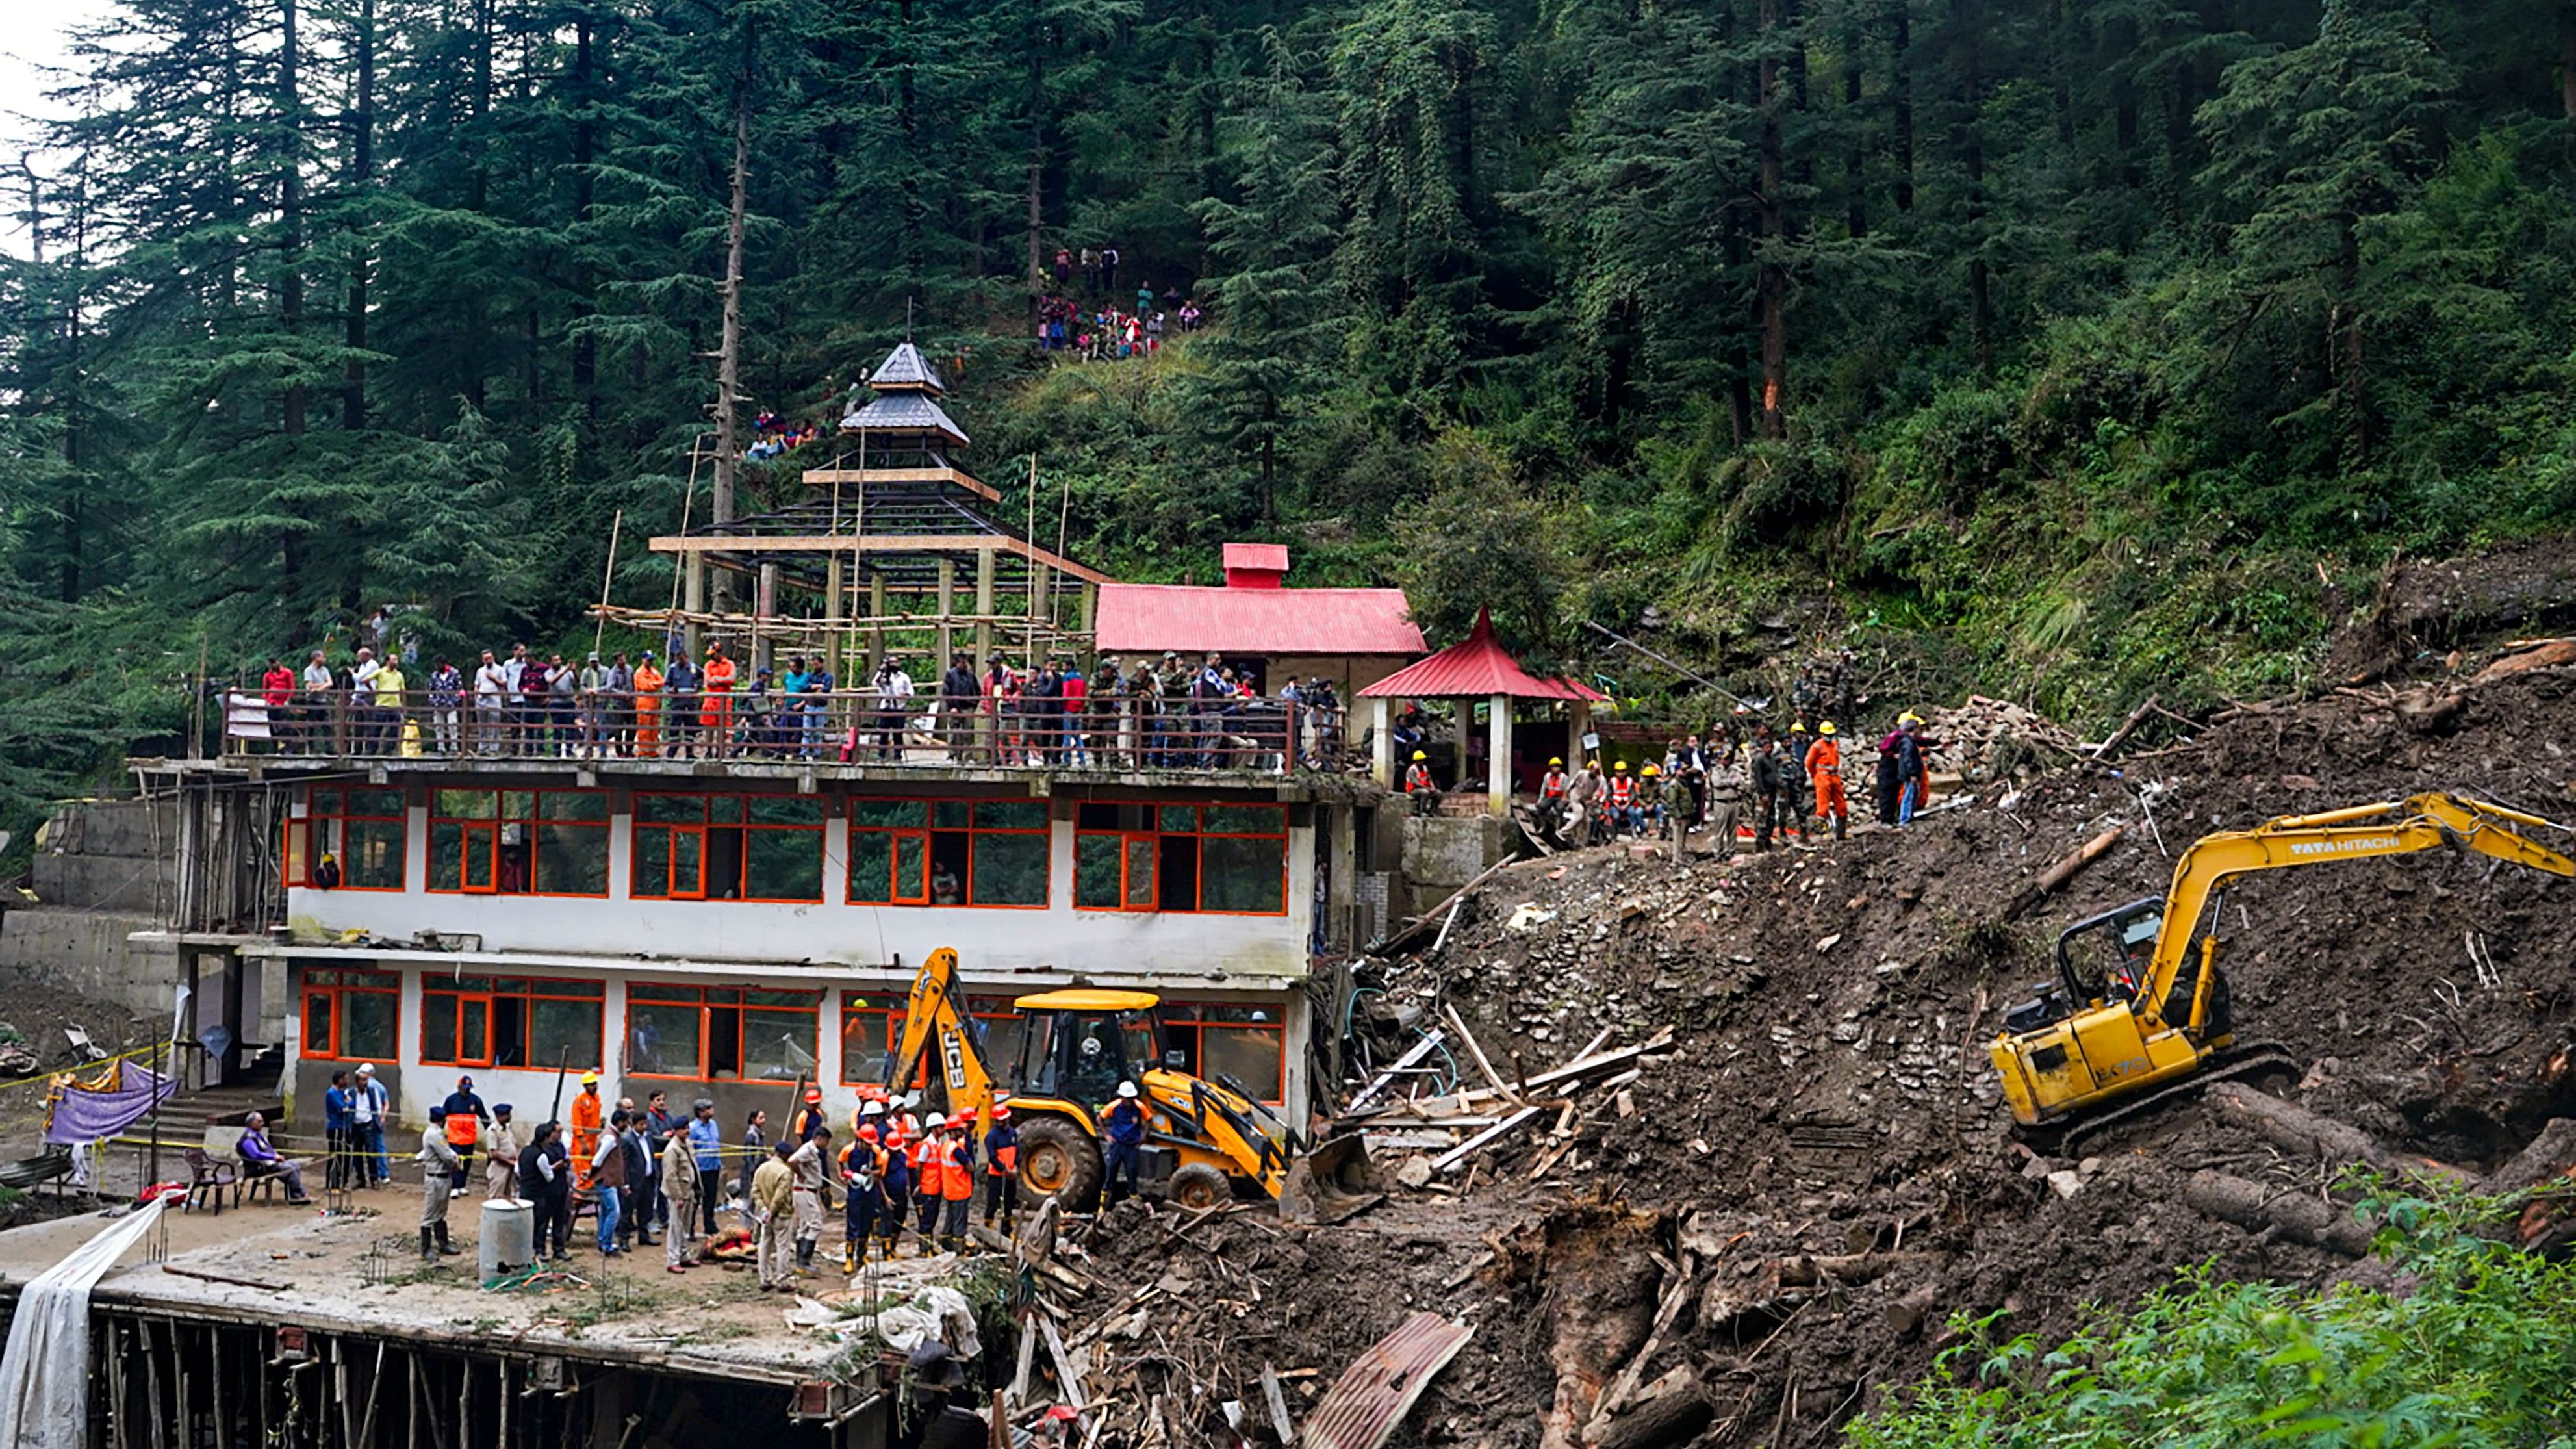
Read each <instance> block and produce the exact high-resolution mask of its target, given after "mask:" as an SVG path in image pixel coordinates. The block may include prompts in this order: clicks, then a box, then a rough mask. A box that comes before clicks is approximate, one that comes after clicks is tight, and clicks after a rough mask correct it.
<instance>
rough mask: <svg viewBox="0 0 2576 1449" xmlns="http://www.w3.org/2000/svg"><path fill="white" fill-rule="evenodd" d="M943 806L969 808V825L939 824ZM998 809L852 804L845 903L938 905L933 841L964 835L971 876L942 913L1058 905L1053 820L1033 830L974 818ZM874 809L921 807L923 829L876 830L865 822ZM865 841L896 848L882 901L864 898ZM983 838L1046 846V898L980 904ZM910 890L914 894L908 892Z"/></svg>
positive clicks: (862, 800) (886, 799) (969, 804)
mask: <svg viewBox="0 0 2576 1449" xmlns="http://www.w3.org/2000/svg"><path fill="white" fill-rule="evenodd" d="M942 803H961V804H963V805H965V806H966V820H965V823H963V824H959V825H942V824H940V823H939V818H938V813H937V806H938V805H940V804H942ZM994 803H997V802H994V801H991V800H965V801H958V802H942V801H936V800H928V799H921V800H915V799H911V798H907V797H901V796H864V795H863V796H855V797H853V798H852V799H851V801H850V807H849V811H848V815H849V845H848V851H849V867H850V869H849V878H848V880H847V881H846V882H844V884H843V886H842V889H841V897H842V899H843V900H844V901H846V902H848V903H849V904H851V905H854V906H927V905H931V904H933V901H932V893H931V887H930V882H931V879H932V876H933V868H932V867H933V862H932V859H931V837H932V836H934V835H962V836H964V837H966V872H965V874H964V876H963V877H962V878H961V879H960V880H959V881H958V883H957V888H958V893H959V895H960V896H961V897H962V899H960V900H958V901H957V902H956V903H954V904H953V905H946V906H941V907H940V909H942V910H969V911H1043V910H1045V909H1046V908H1047V907H1048V905H1050V904H1051V903H1052V902H1053V901H1054V899H1055V821H1054V819H1053V818H1052V817H1042V823H1040V824H1038V825H1036V826H1034V827H1032V826H1025V825H985V824H981V823H979V822H978V821H977V820H976V818H975V812H976V809H977V808H978V807H980V806H983V805H989V804H994ZM998 803H1008V804H1022V803H1026V802H1023V801H1018V800H1012V801H1008V802H998ZM871 805H917V806H919V807H921V819H922V821H923V823H922V824H920V825H911V824H877V823H873V822H869V821H865V820H863V819H862V817H863V816H864V815H865V814H866V813H867V810H868V807H869V806H871ZM861 835H869V836H882V837H884V838H885V839H886V840H887V841H888V842H890V843H891V845H892V846H893V849H892V850H891V851H889V852H888V853H887V856H886V869H887V871H888V879H887V881H886V886H885V893H884V895H883V897H882V898H880V897H878V896H874V895H869V896H862V895H861V894H860V893H859V891H860V875H859V837H860V836H861ZM983 836H1022V837H1031V838H1035V839H1038V840H1041V841H1043V842H1045V846H1046V856H1047V865H1046V872H1045V887H1044V889H1043V891H1042V892H1041V894H1040V897H1039V899H1037V900H1034V901H982V900H978V899H976V892H975V861H976V855H977V852H976V849H975V846H976V842H977V840H978V839H979V838H980V837H983ZM907 875H909V877H910V879H909V881H908V882H907V880H906V877H907ZM907 886H908V887H909V888H907Z"/></svg>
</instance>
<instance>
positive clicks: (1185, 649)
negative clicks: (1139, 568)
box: [1093, 584, 1423, 657]
mask: <svg viewBox="0 0 2576 1449" xmlns="http://www.w3.org/2000/svg"><path fill="white" fill-rule="evenodd" d="M1411 609H1412V605H1411V604H1409V603H1408V602H1406V600H1405V597H1404V590H1402V589H1214V588H1191V587H1186V586H1183V585H1176V584H1103V585H1101V586H1100V606H1099V612H1098V614H1097V615H1096V616H1095V618H1094V620H1093V622H1094V625H1095V627H1096V628H1097V630H1098V633H1099V647H1100V649H1101V650H1102V651H1103V652H1105V653H1110V654H1135V653H1156V654H1159V653H1161V652H1162V651H1163V650H1166V649H1174V650H1178V651H1180V652H1181V653H1183V654H1204V653H1206V652H1207V651H1208V650H1211V649H1214V650H1216V651H1218V652H1219V653H1222V654H1260V655H1267V656H1274V657H1275V656H1282V655H1291V654H1317V655H1327V656H1335V655H1390V654H1392V655H1414V654H1419V653H1421V652H1422V649H1423V644H1422V630H1421V629H1419V628H1417V627H1415V625H1414V623H1413V621H1412V620H1410V619H1408V618H1406V617H1405V615H1406V614H1407V613H1408V612H1410V611H1411Z"/></svg>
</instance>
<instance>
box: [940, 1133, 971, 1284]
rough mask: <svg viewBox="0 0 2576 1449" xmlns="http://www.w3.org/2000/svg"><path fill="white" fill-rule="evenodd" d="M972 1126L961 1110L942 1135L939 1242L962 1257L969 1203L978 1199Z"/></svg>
mask: <svg viewBox="0 0 2576 1449" xmlns="http://www.w3.org/2000/svg"><path fill="white" fill-rule="evenodd" d="M968 1125H969V1124H968V1122H967V1120H966V1114H965V1113H963V1112H960V1113H958V1114H957V1115H956V1116H954V1117H951V1118H949V1119H948V1130H947V1131H945V1132H943V1133H941V1134H940V1136H939V1198H940V1203H941V1209H942V1211H941V1216H940V1220H939V1241H940V1244H941V1245H942V1246H943V1247H945V1248H947V1249H948V1251H950V1252H952V1253H956V1254H958V1255H960V1256H963V1255H964V1254H965V1252H966V1205H967V1204H968V1203H971V1202H973V1201H974V1200H975V1141H974V1139H973V1138H971V1137H969V1136H967V1135H966V1128H967V1127H968Z"/></svg>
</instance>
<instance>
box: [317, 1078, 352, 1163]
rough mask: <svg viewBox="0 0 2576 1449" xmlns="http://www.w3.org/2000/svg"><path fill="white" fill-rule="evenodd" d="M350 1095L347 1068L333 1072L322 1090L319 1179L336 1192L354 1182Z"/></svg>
mask: <svg viewBox="0 0 2576 1449" xmlns="http://www.w3.org/2000/svg"><path fill="white" fill-rule="evenodd" d="M352 1096H353V1094H352V1093H351V1092H350V1090H349V1074H348V1073H347V1072H346V1071H337V1072H333V1073H332V1074H331V1090H329V1091H327V1092H324V1093H323V1094H322V1141H323V1144H324V1146H323V1151H324V1153H325V1154H326V1155H325V1156H324V1157H323V1159H322V1161H323V1168H322V1182H323V1185H324V1186H325V1187H327V1188H329V1189H331V1190H332V1191H335V1192H336V1191H338V1190H340V1189H341V1188H345V1187H349V1186H352V1185H353V1184H352V1183H351V1182H350V1181H349V1167H350V1150H349V1134H350V1132H351V1130H352V1128H353V1118H352V1116H351V1113H350V1104H351V1099H352Z"/></svg>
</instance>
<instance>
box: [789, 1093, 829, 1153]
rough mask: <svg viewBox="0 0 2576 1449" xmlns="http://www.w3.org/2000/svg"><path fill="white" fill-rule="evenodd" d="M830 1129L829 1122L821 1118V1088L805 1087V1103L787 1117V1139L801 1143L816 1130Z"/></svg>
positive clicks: (816, 1131) (824, 1130) (826, 1130)
mask: <svg viewBox="0 0 2576 1449" xmlns="http://www.w3.org/2000/svg"><path fill="white" fill-rule="evenodd" d="M830 1130H831V1124H830V1123H828V1122H826V1121H824V1120H823V1089H822V1088H820V1087H807V1088H806V1089H805V1105H803V1106H801V1107H799V1108H797V1109H796V1115H795V1116H794V1117H791V1118H789V1119H788V1123H787V1140H788V1141H790V1142H797V1143H801V1142H804V1141H806V1140H807V1139H809V1138H811V1137H813V1136H814V1134H816V1133H818V1132H828V1131H830Z"/></svg>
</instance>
